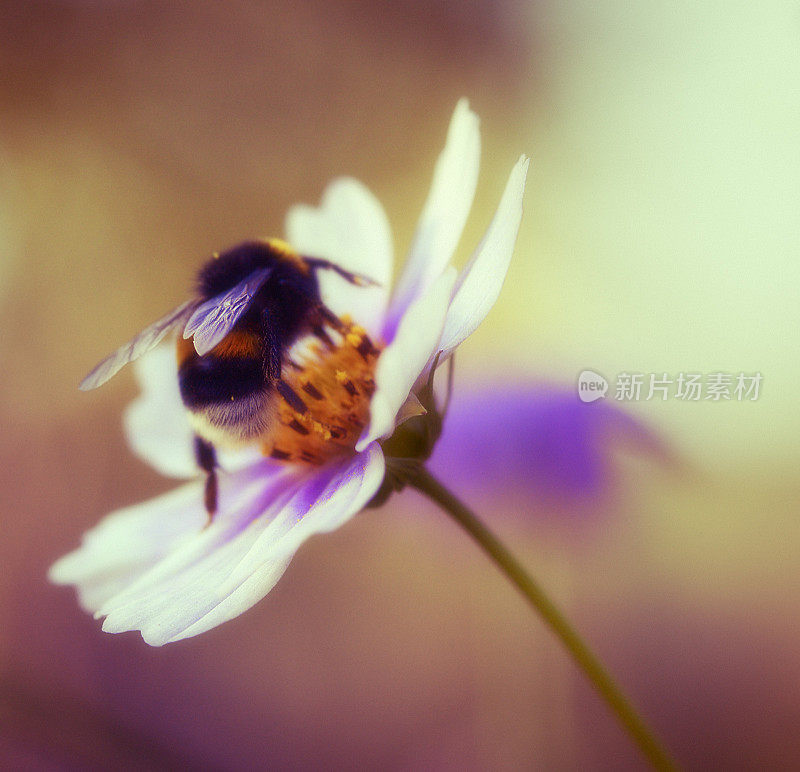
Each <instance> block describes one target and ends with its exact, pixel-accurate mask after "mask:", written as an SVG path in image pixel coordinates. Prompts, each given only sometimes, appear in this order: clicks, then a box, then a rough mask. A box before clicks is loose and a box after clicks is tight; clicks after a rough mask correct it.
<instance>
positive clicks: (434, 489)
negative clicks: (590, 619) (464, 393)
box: [401, 465, 675, 770]
mask: <svg viewBox="0 0 800 772" xmlns="http://www.w3.org/2000/svg"><path fill="white" fill-rule="evenodd" d="M401 476H402V478H403V480H404V481H405V482H406V483H408V484H409V485H411V486H413V487H414V488H416V489H417V490H418V491H420V492H421V493H424V494H425V495H426V496H428V497H429V498H430V499H432V500H433V501H435V502H436V503H437V504H438V505H439V506H440V507H441V508H442V509H444V511H445V512H447V513H448V514H449V515H450V516H451V517H453V519H454V520H455V521H456V522H457V523H458V524H459V525H461V526H462V527H463V528H464V529H465V530H466V531H467V532H468V533H469V534H470V536H472V538H473V539H475V541H477V542H478V544H479V545H480V546H481V547H482V548H483V550H484V551H485V552H486V553H487V554H488V555H489V557H490V558H491V559H492V560H494V562H495V563H496V564H497V565H498V566H499V568H500V570H501V571H502V572H503V573H504V574H505V575H506V576H507V577H508V578H509V579H510V580H511V581H512V582H513V583H514V584H515V585H516V586H517V587H518V588H519V590H520V591H521V592H522V594H523V595H524V596H525V597H526V599H527V600H528V602H529V603H530V604H531V605H532V606H533V607H534V609H536V611H538V612H539V614H540V615H541V617H542V619H544V621H545V623H546V624H547V625H548V626H549V627H550V629H551V630H552V631H553V633H555V635H556V636H557V637H558V638H559V639H560V640H561V642H562V643H563V644H564V646H565V647H566V649H567V651H568V652H569V653H570V654H571V655H572V658H573V659H574V660H575V663H576V664H577V665H578V667H579V668H580V669H581V670H582V671H583V673H584V675H585V676H586V677H587V678H588V679H589V680H590V681H591V682H592V685H593V686H594V688H595V689H596V690H597V692H598V693H599V695H600V696H601V697H602V698H603V699H604V700H605V701H606V703H607V704H608V706H609V708H611V710H612V712H613V713H614V714H615V715H616V717H617V719H618V720H619V722H620V723H621V724H622V726H623V727H624V728H625V730H626V731H627V732H628V734H629V735H630V736H631V738H632V739H633V740H634V742H635V743H636V744H637V745H638V746H639V748H640V749H641V751H642V753H643V754H644V755H645V756H646V757H647V759H648V760H649V761H650V763H651V764H652V765H653V767H654V768H655V769H658V770H674V769H675V766H674V764H673V762H672V761H671V759H670V758H669V756H668V755H667V753H666V751H665V750H664V749H663V748H662V747H661V745H660V744H659V742H658V740H656V738H655V736H654V735H653V733H652V732H651V731H650V730H649V729H648V728H647V726H646V725H645V723H644V721H642V719H641V718H640V717H639V715H638V714H637V713H636V711H635V710H634V708H633V706H632V705H631V703H630V702H629V701H628V699H627V698H626V697H625V695H624V694H623V693H622V691H621V690H620V688H619V687H618V686H617V685H616V684H615V683H614V681H613V679H612V678H611V676H610V675H609V673H608V671H607V670H606V669H605V668H604V667H603V665H602V664H601V663H600V660H599V659H598V658H597V656H596V655H595V654H594V653H593V652H592V651H591V649H590V648H589V647H588V646H587V645H586V644H585V643H584V642H583V640H582V639H581V637H580V636H579V635H578V633H577V632H576V631H575V628H573V627H572V625H571V624H570V623H569V622H568V621H567V619H566V618H565V617H564V615H563V614H562V613H561V612H560V611H559V610H558V608H557V607H556V606H555V605H554V604H553V602H552V601H551V600H550V598H548V597H547V595H545V593H544V592H543V591H542V589H541V587H539V585H538V584H537V583H536V581H535V580H534V579H533V578H532V577H531V576H530V574H528V572H527V571H526V570H525V569H524V568H523V567H522V565H521V564H520V563H519V561H518V560H517V559H516V558H515V557H514V556H513V555H512V554H511V553H510V552H509V551H508V549H506V547H505V546H504V545H503V544H502V543H501V542H500V541H499V540H498V539H497V537H496V536H495V535H494V534H493V533H492V532H491V531H490V530H489V529H488V528H487V527H486V526H485V525H484V524H483V523H482V522H481V521H480V520H479V519H478V518H477V517H476V516H475V514H474V513H473V512H472V511H471V510H470V509H468V508H467V507H466V506H465V505H464V504H463V503H462V502H461V501H460V500H459V499H458V498H456V496H454V495H453V494H452V493H451V492H450V491H449V490H448V489H447V488H445V487H444V486H443V485H442V484H441V483H440V482H439V481H438V480H437V479H436V478H435V477H433V475H431V474H430V472H428V470H427V469H425V468H424V467H423V466H421V465H408V466H405V465H404V467H403V470H402V472H401Z"/></svg>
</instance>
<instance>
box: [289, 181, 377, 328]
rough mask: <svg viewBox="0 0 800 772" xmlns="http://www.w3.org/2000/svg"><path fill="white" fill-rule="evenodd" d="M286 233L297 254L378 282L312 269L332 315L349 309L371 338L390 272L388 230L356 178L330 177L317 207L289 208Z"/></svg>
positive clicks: (298, 206)
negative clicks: (361, 282)
mask: <svg viewBox="0 0 800 772" xmlns="http://www.w3.org/2000/svg"><path fill="white" fill-rule="evenodd" d="M286 235H287V240H288V241H289V243H290V244H291V245H292V246H293V247H294V248H295V249H296V250H297V251H298V252H300V253H301V254H303V255H308V256H310V257H322V258H325V259H327V260H330V261H332V262H334V263H336V264H337V265H340V266H341V267H342V268H344V269H346V270H348V271H352V272H353V273H359V274H363V275H364V276H367V277H369V278H370V279H372V280H373V281H375V282H377V283H378V285H380V286H376V287H358V286H355V285H352V284H350V283H349V282H347V281H346V280H344V279H343V278H342V277H340V276H337V275H336V274H335V273H334V272H333V271H329V270H324V269H322V270H320V271H318V272H317V276H318V277H319V282H320V291H321V293H322V299H323V300H324V302H325V304H326V305H327V306H328V307H329V308H330V309H331V310H332V311H333V312H334V313H336V314H339V315H342V314H350V315H351V316H352V317H353V318H354V319H355V320H356V321H357V322H358V323H359V324H362V325H363V326H364V327H365V328H366V329H367V331H368V332H369V333H370V334H372V335H375V336H376V337H377V336H378V335H379V334H380V328H381V324H382V322H383V317H384V315H385V312H386V304H387V302H388V297H389V289H390V283H391V276H392V234H391V230H390V228H389V221H388V220H387V218H386V213H385V212H384V211H383V207H382V206H381V203H380V202H379V201H378V199H377V198H375V196H374V195H373V194H372V193H371V192H370V191H369V190H368V189H367V188H366V187H365V186H364V185H362V184H361V183H360V182H358V181H357V180H354V179H352V178H349V177H342V178H340V179H337V180H334V181H333V182H332V183H330V185H328V187H327V188H326V190H325V193H324V195H323V196H322V203H321V204H320V206H319V207H311V206H306V205H303V204H299V205H297V206H293V207H292V208H291V209H290V210H289V212H288V214H287V215H286Z"/></svg>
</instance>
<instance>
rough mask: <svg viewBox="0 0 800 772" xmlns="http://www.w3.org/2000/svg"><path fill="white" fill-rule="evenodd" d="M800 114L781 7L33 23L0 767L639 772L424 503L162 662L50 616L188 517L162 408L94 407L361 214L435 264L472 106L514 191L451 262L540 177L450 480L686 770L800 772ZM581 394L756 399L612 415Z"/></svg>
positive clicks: (344, 540)
mask: <svg viewBox="0 0 800 772" xmlns="http://www.w3.org/2000/svg"><path fill="white" fill-rule="evenodd" d="M799 76H800V14H799V13H798V9H797V6H796V4H795V3H791V2H782V1H780V0H775V1H773V2H765V3H760V4H749V3H739V2H732V3H726V4H724V6H723V5H721V4H718V3H711V2H705V3H673V4H666V5H665V4H661V3H655V2H646V3H638V4H632V3H626V2H608V3H591V2H583V1H582V0H567V2H549V1H548V0H541V2H525V0H500V1H499V2H498V1H497V0H494V1H493V2H489V0H469V2H462V3H447V2H443V1H442V0H414V1H413V2H412V0H395V2H394V3H379V2H369V0H346V1H345V2H338V3H328V2H324V1H323V0H306V1H305V2H297V3H292V4H289V3H286V4H278V3H271V2H263V3H257V2H238V1H234V2H229V3H224V4H223V3H219V4H205V3H203V4H177V3H158V2H138V1H131V2H114V3H104V2H92V1H91V0H85V2H79V1H76V2H40V1H39V0H34V1H32V2H26V3H19V4H18V3H12V2H4V3H2V4H0V110H2V119H1V120H0V329H1V330H2V336H0V362H2V370H0V396H1V397H2V398H1V399H0V426H1V427H2V433H0V497H2V508H0V518H1V519H2V538H0V566H2V573H0V766H3V767H4V768H20V769H21V768H29V769H60V768H65V767H69V768H111V767H114V768H119V767H121V768H157V769H160V768H165V769H170V768H203V769H208V768H212V769H248V768H259V767H261V768H267V767H269V768H276V767H290V768H319V767H327V768H348V767H350V768H352V767H358V768H378V767H379V768H384V769H386V768H388V769H394V768H396V769H423V768H424V769H448V768H458V769H478V770H480V769H518V768H535V769H586V768H593V769H636V768H640V767H641V766H642V762H641V760H640V758H639V756H638V755H637V753H636V751H635V750H633V749H632V748H631V746H630V744H629V742H628V740H627V738H626V737H625V736H624V735H623V734H622V732H621V730H620V729H619V728H618V727H617V725H616V724H615V722H614V720H613V719H612V718H611V717H610V715H609V713H608V712H607V710H606V708H605V707H604V706H603V705H602V704H601V703H600V702H599V700H598V699H597V698H596V696H595V695H594V693H593V692H592V691H591V690H590V689H589V688H588V687H587V685H586V684H585V682H584V680H583V679H582V677H581V676H580V675H579V674H578V673H577V671H576V670H575V668H574V667H573V665H572V664H571V662H570V661H569V660H568V659H567V658H566V656H565V654H564V653H563V651H562V650H561V648H560V647H559V645H558V644H557V643H556V642H555V640H554V639H553V638H552V637H551V635H550V634H549V633H548V631H547V630H546V629H544V627H543V625H542V624H541V623H540V621H539V620H538V619H537V618H536V617H535V616H534V615H533V614H532V613H531V612H530V610H529V609H528V607H527V606H526V605H525V603H524V602H523V601H522V599H521V598H520V597H518V595H517V594H516V593H515V592H514V591H513V590H512V589H511V588H510V586H508V585H507V583H506V582H505V580H504V579H503V578H502V577H501V576H500V575H499V574H498V572H497V571H496V570H495V569H494V567H493V566H492V565H490V564H489V562H488V561H487V560H486V559H485V558H484V556H483V555H482V554H480V553H479V552H478V550H477V549H476V548H475V547H474V546H473V544H472V543H471V542H470V541H469V540H468V539H467V537H466V536H464V535H463V534H462V533H460V532H459V531H458V529H457V528H456V526H455V525H454V524H453V523H452V522H450V521H449V520H448V519H447V517H446V516H444V515H442V514H440V513H437V512H436V511H435V510H433V509H432V508H431V507H429V506H428V505H426V504H425V503H424V502H423V501H422V500H421V499H420V498H419V497H416V496H415V495H414V494H413V493H405V494H403V495H401V496H399V497H396V498H395V499H393V500H392V501H391V502H390V503H389V504H388V505H387V506H385V507H383V508H382V509H380V510H372V511H368V512H366V513H363V514H361V515H359V516H358V517H356V518H354V519H353V520H352V521H351V522H350V523H349V524H348V525H347V526H346V527H344V528H342V529H341V530H339V531H337V532H336V533H334V534H332V535H329V536H325V537H317V538H314V539H312V540H311V541H310V542H309V543H308V544H306V545H305V546H304V547H303V548H302V549H301V550H300V552H299V553H298V555H297V556H296V558H295V559H294V561H293V563H292V564H291V566H290V568H289V570H288V571H287V573H286V575H285V576H284V578H283V579H282V581H281V582H280V583H279V584H278V586H277V587H276V589H275V590H274V591H273V592H272V593H271V594H270V595H269V596H268V597H267V598H266V599H265V600H264V601H262V602H261V603H260V604H258V605H257V606H256V607H255V608H254V609H253V610H251V611H250V612H248V613H247V614H245V615H244V616H242V617H240V618H238V619H236V620H234V621H232V622H229V623H227V624H225V625H223V626H222V627H220V628H218V629H215V630H213V631H211V632H209V633H207V634H204V635H202V636H200V637H198V638H193V639H190V640H187V641H182V642H180V643H177V644H172V645H169V646H167V647H165V648H163V649H151V648H149V647H147V646H146V645H145V644H144V643H143V642H142V640H141V638H140V637H139V636H138V635H137V634H134V633H129V634H125V635H120V636H111V635H106V634H103V633H101V632H100V629H99V628H100V625H99V623H98V622H96V621H94V620H92V619H91V618H90V617H88V616H87V615H85V614H83V613H82V612H81V611H80V610H79V608H78V606H77V604H76V603H75V600H74V597H73V594H72V592H71V591H70V590H67V589H64V588H56V587H52V586H50V585H48V584H47V581H46V578H45V575H46V571H47V568H48V566H49V565H50V564H51V563H52V562H53V561H54V560H55V559H56V558H57V557H59V556H60V555H61V554H63V553H64V552H66V551H68V550H70V549H72V548H74V547H75V546H77V544H78V541H79V538H80V536H81V534H82V533H83V532H84V531H85V530H86V529H87V528H89V527H90V526H92V525H93V524H94V523H96V522H97V521H98V520H99V519H100V518H101V517H102V516H103V515H105V514H106V513H107V512H109V511H111V510H113V509H116V508H118V507H120V506H123V505H127V504H131V503H134V502H136V501H140V500H143V499H145V498H148V497H151V496H154V495H156V494H158V493H160V492H163V491H166V490H169V489H170V488H171V487H173V485H174V484H175V483H174V482H173V481H170V480H165V479H163V478H161V477H159V476H158V475H157V474H156V473H155V472H153V471H151V470H150V469H148V468H147V467H146V466H145V465H144V464H142V463H141V462H140V461H138V460H137V459H136V458H134V457H133V456H132V455H131V453H130V452H129V450H128V449H127V447H126V444H125V441H124V438H123V435H122V430H121V421H120V417H121V412H122V410H123V408H124V406H125V405H126V404H127V403H128V402H129V401H130V400H131V399H132V397H133V396H134V394H135V386H134V383H133V378H132V377H131V375H130V374H129V373H125V374H123V375H121V376H120V377H118V378H117V379H115V380H114V381H113V382H112V383H110V384H109V385H108V386H106V387H105V388H103V389H101V390H99V391H97V392H92V393H90V394H83V393H80V392H78V390H77V388H76V384H77V383H78V382H79V380H80V378H81V377H82V376H83V375H84V374H85V373H86V371H87V370H88V369H90V368H91V367H92V366H93V365H94V364H95V363H96V361H97V360H98V359H100V358H101V357H102V356H104V355H105V354H107V353H108V352H109V351H111V350H112V349H114V348H115V347H116V346H117V345H119V344H120V343H122V342H123V341H125V340H127V339H128V338H130V337H131V336H132V335H133V334H134V333H135V332H137V331H138V330H140V329H141V328H142V327H144V326H145V325H146V324H148V323H149V322H150V321H152V320H153V319H155V318H157V317H158V316H160V315H161V314H162V313H163V312H164V311H165V310H166V309H168V308H170V307H172V306H174V305H176V304H177V303H179V302H181V301H182V300H183V299H185V297H186V295H187V290H188V288H189V287H190V286H191V281H192V276H193V272H194V270H195V269H196V268H197V266H198V264H199V262H200V261H201V260H202V259H203V258H204V257H205V256H206V255H208V254H209V253H210V252H211V251H212V250H215V249H221V248H224V247H226V246H229V245H231V244H234V243H236V242H238V241H241V240H243V239H245V238H248V237H254V236H262V235H263V236H267V235H275V234H281V233H282V230H283V227H282V226H283V218H284V214H285V212H286V210H287V208H288V207H289V206H290V205H291V204H293V203H295V202H306V203H316V202H317V201H318V200H319V197H320V195H321V193H322V190H323V189H324V186H325V185H326V183H327V182H328V181H329V180H330V179H331V178H332V177H334V176H336V175H340V174H348V175H352V176H355V177H357V178H359V179H361V180H362V181H364V182H365V183H366V184H367V185H368V186H369V187H370V188H371V189H372V190H373V191H374V192H375V193H376V194H377V196H378V197H379V198H380V199H381V201H382V202H383V203H384V206H385V207H386V210H387V212H388V215H389V219H390V221H391V223H392V226H393V230H394V235H395V245H396V254H397V255H398V256H402V255H403V254H404V251H405V249H406V248H407V246H408V244H409V242H410V240H411V236H412V233H413V229H414V224H415V221H416V217H417V214H418V213H419V211H420V208H421V206H422V204H423V202H424V200H425V196H426V194H427V190H428V185H429V182H430V177H431V173H432V169H433V164H434V162H435V159H436V157H437V155H438V153H439V151H440V150H441V148H442V147H443V143H444V137H445V133H446V128H447V124H448V121H449V119H450V115H451V112H452V109H453V107H454V105H455V103H456V101H457V99H458V97H460V96H462V95H463V96H467V97H468V98H469V99H470V102H471V104H472V106H473V108H474V109H475V110H476V112H477V113H478V114H479V115H480V117H481V127H482V137H483V154H482V168H481V177H480V180H479V187H478V193H477V197H476V202H475V208H474V211H473V215H472V217H471V219H470V222H469V225H468V227H467V230H466V232H465V235H464V238H463V240H462V243H461V245H460V247H459V252H458V260H459V262H462V261H463V260H465V259H466V258H467V257H468V255H469V253H470V251H471V249H472V247H473V246H474V245H475V244H476V243H477V241H478V239H479V238H480V236H481V234H482V233H483V230H484V229H485V227H486V225H487V224H488V222H489V219H490V218H491V215H492V213H493V211H494V207H495V206H496V204H497V202H498V200H499V197H500V194H501V192H502V189H503V185H504V183H505V179H506V176H507V174H508V172H509V170H510V169H511V166H512V165H513V163H514V161H515V160H516V158H517V157H518V155H519V154H520V153H521V152H525V153H527V154H528V155H530V156H531V158H532V165H531V172H530V174H529V178H528V189H527V193H526V199H525V206H526V214H525V217H524V220H523V223H522V230H521V233H520V237H519V241H518V244H517V251H516V256H515V259H514V261H513V263H512V267H511V272H510V274H509V279H508V281H507V282H506V287H505V289H504V291H503V294H502V295H501V298H500V301H499V303H498V304H497V306H496V307H495V309H494V310H493V312H492V313H491V315H490V317H489V319H488V320H487V322H486V323H485V325H484V326H483V327H482V328H481V329H480V330H479V331H478V332H477V333H476V334H475V336H474V337H473V338H472V339H470V341H468V343H467V344H465V345H464V347H463V349H462V350H461V351H460V353H459V358H458V360H459V361H458V364H457V377H456V401H455V404H454V412H453V417H452V425H451V426H450V427H448V430H447V431H446V432H445V436H444V438H443V444H442V447H441V448H440V449H439V452H438V454H437V458H436V466H437V469H438V470H439V471H440V472H441V474H442V475H443V476H444V477H445V478H447V479H448V480H449V481H450V482H451V483H452V485H453V486H454V487H456V488H458V490H460V491H461V492H462V493H463V495H464V496H465V498H466V499H467V500H468V501H469V502H470V503H472V504H474V506H475V507H476V508H477V509H478V511H479V512H481V513H482V514H483V515H484V517H485V519H486V520H487V521H488V522H489V523H490V524H491V525H492V526H493V527H494V528H495V529H496V530H497V532H498V533H499V534H500V535H501V536H502V537H503V538H504V539H505V540H507V541H508V543H509V544H510V545H512V547H513V549H514V550H515V551H516V552H517V553H518V554H519V555H520V557H521V558H522V560H523V562H524V563H525V564H526V565H527V566H529V567H530V568H531V570H532V571H533V572H534V574H535V575H536V576H537V577H538V578H539V579H540V580H541V581H542V583H543V584H544V586H545V587H547V588H548V589H549V591H550V592H551V593H552V595H553V596H554V597H555V598H556V599H557V600H558V602H559V603H560V604H562V606H563V607H564V609H565V610H566V611H567V613H568V615H569V616H570V617H571V618H572V619H573V620H574V621H575V623H576V624H577V626H578V627H579V629H581V630H582V631H583V632H584V634H585V636H586V637H587V638H588V640H589V641H590V642H591V643H592V644H593V645H594V646H595V647H596V649H597V650H598V652H599V653H600V655H601V656H602V657H603V659H604V660H605V661H606V662H607V664H608V665H609V667H610V668H611V670H612V672H614V673H615V674H616V676H617V677H618V679H619V681H620V683H621V684H622V685H623V687H624V688H625V689H626V690H627V691H628V692H629V693H630V695H631V696H632V698H633V700H634V701H635V703H636V704H637V705H638V706H639V707H640V708H641V710H642V712H643V713H644V715H645V716H646V717H647V718H648V719H649V720H650V722H651V723H652V725H653V726H654V727H655V729H656V730H657V732H658V733H659V734H660V735H661V736H662V738H663V740H664V742H665V743H666V744H667V745H668V746H669V748H670V749H671V750H672V752H673V753H674V755H675V757H676V758H677V759H678V761H679V762H680V763H681V764H682V765H684V766H686V767H687V768H691V769H703V768H706V769H708V768H726V769H754V768H760V769H763V768H772V769H789V768H797V767H798V766H800V737H798V733H797V726H798V723H799V722H800V697H799V695H800V688H798V687H800V658H799V657H798V621H800V579H798V576H799V574H798V570H797V566H798V557H800V555H799V554H798V553H799V552H800V550H799V547H800V524H799V522H800V521H799V520H798V517H797V511H798V510H797V501H798V494H800V481H799V480H798V474H797V471H796V468H797V463H798V460H800V451H799V450H798V443H797V432H798V429H799V428H800V420H799V419H800V415H798V409H797V406H796V391H795V388H796V384H797V383H798V379H799V378H800V360H799V359H798V356H797V346H796V343H795V342H793V341H794V340H795V337H796V334H797V330H798V323H800V311H799V310H798V309H800V304H799V303H798V296H799V295H798V293H799V292H800V286H798V284H799V282H798V276H799V272H798V267H797V251H798V246H797V245H798V239H799V237H800V221H799V220H798V217H797V212H798V210H799V208H800V144H799V143H798V141H797V132H798V128H800V92H798V89H797V83H798V77H799ZM584 369H593V370H596V371H597V372H599V373H601V374H604V375H605V376H606V377H607V378H609V380H613V378H614V377H615V376H616V375H617V374H618V373H621V372H623V371H626V372H641V373H657V374H662V373H670V374H672V375H673V376H674V375H676V374H677V373H678V372H690V371H692V372H701V373H710V372H715V371H723V372H731V373H738V372H740V371H744V372H748V373H753V372H760V373H761V374H762V376H763V382H762V388H761V394H760V396H759V399H758V400H757V401H746V402H740V401H736V400H731V401H730V402H721V403H717V402H709V401H701V402H697V403H691V402H684V401H680V400H676V399H670V400H667V401H664V402H662V401H660V400H653V401H645V400H641V401H638V402H631V403H625V404H621V403H617V402H615V401H614V400H613V399H612V398H611V396H612V395H611V393H610V394H609V397H608V398H607V399H606V400H604V401H603V400H601V401H599V402H597V403H593V404H583V403H581V402H579V400H578V399H577V397H576V388H575V383H576V379H577V376H578V373H579V372H580V371H582V370H584ZM465 448H467V449H468V450H469V451H474V452H465V450H464V449H465ZM478 458H480V459H481V465H480V466H478V461H477V460H476V459H478ZM476 470H477V471H476ZM476 477H477V479H479V481H480V484H479V485H478V484H476ZM465 478H466V479H465Z"/></svg>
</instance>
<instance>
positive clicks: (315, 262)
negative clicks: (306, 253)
mask: <svg viewBox="0 0 800 772" xmlns="http://www.w3.org/2000/svg"><path fill="white" fill-rule="evenodd" d="M303 259H304V260H305V261H306V263H307V264H308V265H309V266H310V267H311V268H313V269H314V270H316V269H317V268H327V269H328V270H330V271H333V272H334V273H338V274H339V276H341V277H342V278H343V279H345V280H346V281H349V282H350V284H355V285H356V286H357V287H377V286H379V284H378V282H376V281H375V280H374V279H370V278H369V276H363V275H362V274H360V273H351V272H350V271H345V269H344V268H341V267H340V266H338V265H336V263H332V262H331V261H330V260H323V259H322V258H321V257H304V258H303Z"/></svg>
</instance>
